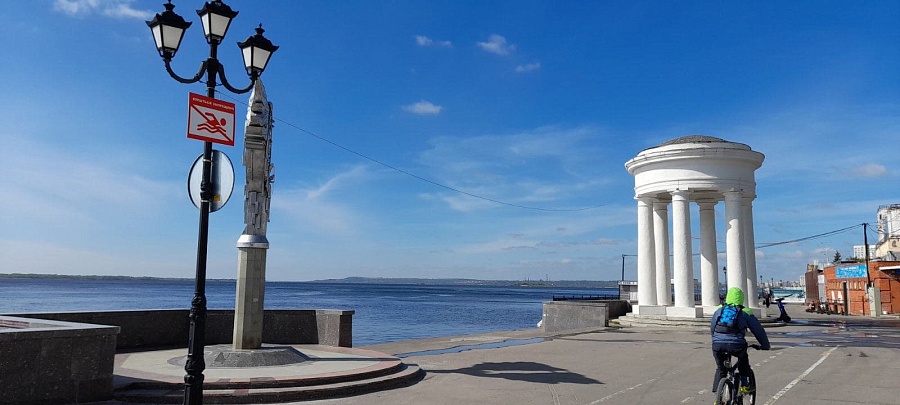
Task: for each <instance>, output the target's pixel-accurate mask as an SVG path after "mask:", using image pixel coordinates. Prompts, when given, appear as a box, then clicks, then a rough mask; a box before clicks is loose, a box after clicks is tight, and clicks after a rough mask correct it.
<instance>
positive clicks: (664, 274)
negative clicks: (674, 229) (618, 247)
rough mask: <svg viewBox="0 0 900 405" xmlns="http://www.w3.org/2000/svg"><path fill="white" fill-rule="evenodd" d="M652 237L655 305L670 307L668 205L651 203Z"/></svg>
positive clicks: (670, 273) (670, 278)
mask: <svg viewBox="0 0 900 405" xmlns="http://www.w3.org/2000/svg"><path fill="white" fill-rule="evenodd" d="M653 236H654V244H655V245H656V303H657V304H658V305H672V291H671V290H672V287H671V283H672V281H671V280H672V272H671V271H670V270H669V203H666V202H655V203H653Z"/></svg>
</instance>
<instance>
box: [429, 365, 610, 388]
mask: <svg viewBox="0 0 900 405" xmlns="http://www.w3.org/2000/svg"><path fill="white" fill-rule="evenodd" d="M428 373H429V374H448V373H454V374H466V375H471V376H474V377H490V378H503V379H506V380H514V381H525V382H535V383H544V384H561V383H570V384H603V383H602V382H600V381H597V380H595V379H593V378H588V377H585V376H583V375H581V374H578V373H573V372H571V371H568V370H565V369H561V368H556V367H553V366H548V365H546V364H542V363H535V362H530V361H513V362H501V363H491V362H488V363H479V364H476V365H473V366H470V367H464V368H460V369H456V370H428Z"/></svg>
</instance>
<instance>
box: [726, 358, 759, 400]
mask: <svg viewBox="0 0 900 405" xmlns="http://www.w3.org/2000/svg"><path fill="white" fill-rule="evenodd" d="M733 357H734V356H732V355H729V356H728V357H727V358H726V359H725V361H724V362H723V363H722V365H723V366H725V369H726V370H727V371H728V374H727V375H726V376H725V377H722V379H721V380H719V385H718V387H717V389H716V403H717V404H719V405H742V404H743V403H744V396H745V394H743V393H741V387H742V386H743V384H742V383H741V380H742V378H741V372H740V370H738V366H737V361H735V362H734V364H733V365H732V364H731V359H732V358H733ZM755 380H756V377H755V376H754V375H753V370H752V369H751V370H750V378H749V381H750V384H749V385H750V386H754V385H755ZM746 396H747V397H748V398H749V404H750V405H755V404H756V393H755V392H750V393H748V394H746Z"/></svg>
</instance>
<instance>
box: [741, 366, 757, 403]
mask: <svg viewBox="0 0 900 405" xmlns="http://www.w3.org/2000/svg"><path fill="white" fill-rule="evenodd" d="M749 381H750V386H751V387H753V391H751V392H749V393H747V395H744V398H747V400H748V401H749V403H750V405H756V375H754V374H753V370H750V378H749Z"/></svg>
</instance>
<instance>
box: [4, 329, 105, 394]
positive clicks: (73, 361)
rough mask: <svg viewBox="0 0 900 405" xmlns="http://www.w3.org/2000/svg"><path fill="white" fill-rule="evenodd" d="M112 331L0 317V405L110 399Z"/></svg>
mask: <svg viewBox="0 0 900 405" xmlns="http://www.w3.org/2000/svg"><path fill="white" fill-rule="evenodd" d="M118 332H119V328H118V327H115V326H102V325H88V324H84V323H75V322H61V321H52V320H35V319H28V318H20V317H8V316H0V388H2V390H3V393H2V394H0V403H13V404H42V405H43V404H72V403H85V402H96V401H103V400H107V399H111V398H112V378H113V363H114V357H115V354H116V334H117V333H118Z"/></svg>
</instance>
